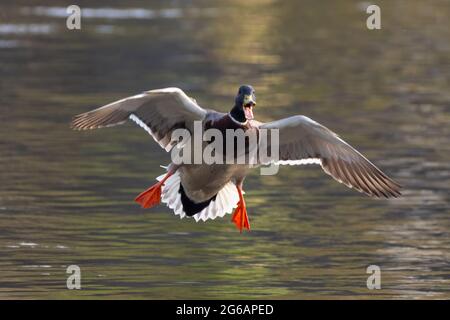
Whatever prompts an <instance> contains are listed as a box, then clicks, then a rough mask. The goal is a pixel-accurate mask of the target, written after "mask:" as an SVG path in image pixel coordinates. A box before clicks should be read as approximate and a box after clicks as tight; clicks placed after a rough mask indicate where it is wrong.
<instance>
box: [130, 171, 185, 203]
mask: <svg viewBox="0 0 450 320" xmlns="http://www.w3.org/2000/svg"><path fill="white" fill-rule="evenodd" d="M175 171H177V168H176V167H172V166H171V167H169V170H168V171H167V174H166V175H165V176H164V178H163V179H162V180H161V181H158V182H157V183H156V184H154V185H153V186H151V187H150V188H148V189H147V190H145V191H144V192H142V193H140V194H139V195H138V196H137V197H136V198H135V199H134V201H136V202H137V203H139V204H140V205H141V207H142V208H151V207H154V206H156V205H158V204H160V203H161V188H162V186H163V184H164V182H166V180H167V179H169V177H170V176H171V175H173V174H174V173H175Z"/></svg>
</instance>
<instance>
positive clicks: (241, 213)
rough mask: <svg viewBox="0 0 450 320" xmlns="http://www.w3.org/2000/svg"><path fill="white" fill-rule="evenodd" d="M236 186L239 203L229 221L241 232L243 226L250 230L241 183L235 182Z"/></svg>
mask: <svg viewBox="0 0 450 320" xmlns="http://www.w3.org/2000/svg"><path fill="white" fill-rule="evenodd" d="M236 188H237V191H238V194H239V203H238V206H237V208H236V209H235V210H234V213H233V216H232V217H231V221H233V222H234V223H235V224H236V227H238V229H239V231H240V232H242V229H243V228H246V229H247V230H250V223H249V222H248V216H247V209H246V207H245V200H244V196H243V195H242V184H240V183H239V184H237V185H236Z"/></svg>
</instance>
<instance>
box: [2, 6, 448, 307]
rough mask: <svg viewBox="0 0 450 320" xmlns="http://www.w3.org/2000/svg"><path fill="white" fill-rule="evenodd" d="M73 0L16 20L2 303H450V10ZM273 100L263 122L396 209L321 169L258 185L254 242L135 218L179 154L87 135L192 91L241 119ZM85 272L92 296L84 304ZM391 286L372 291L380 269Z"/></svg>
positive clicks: (111, 134)
mask: <svg viewBox="0 0 450 320" xmlns="http://www.w3.org/2000/svg"><path fill="white" fill-rule="evenodd" d="M78 2H79V5H80V6H81V7H82V8H83V10H84V11H83V12H84V14H85V15H84V16H83V19H82V30H81V31H69V30H67V29H66V27H65V17H66V13H65V7H61V4H60V2H59V1H49V0H46V1H37V0H34V1H25V0H19V1H14V4H10V5H6V4H2V5H0V75H1V77H0V108H1V109H0V110H1V112H0V123H1V126H0V155H1V156H0V175H1V176H0V177H1V184H0V270H1V273H0V298H4V299H11V298H20V299H30V298H51V299H74V298H108V299H111V298H114V299H116V298H138V299H141V298H143V299H162V298H167V299H170V298H191V299H192V298H193V299H201V298H220V299H229V298H250V299H253V298H275V299H285V298H295V299H299V298H302V299H317V298H337V299H349V298H364V299H372V298H408V299H412V298H437V299H445V298H447V299H448V298H450V289H449V285H450V264H449V259H450V239H449V227H450V224H449V214H450V205H449V185H450V164H449V156H450V143H449V142H450V141H449V137H450V115H449V107H450V90H449V89H450V43H449V39H450V28H449V22H448V21H449V15H450V4H449V3H448V2H447V1H439V0H436V1H432V2H424V1H419V0H417V1H402V0H398V1H395V2H394V1H379V5H380V6H381V8H382V30H379V31H368V30H367V29H366V26H365V19H366V17H367V15H366V14H365V12H364V8H365V6H366V4H365V3H363V2H357V1H354V2H352V1H346V2H345V3H344V2H341V1H340V2H339V3H338V2H335V1H333V2H332V1H320V2H318V1H272V0H265V1H245V2H244V3H243V4H242V1H197V0H194V1H188V2H185V1H170V2H166V1H152V2H146V4H145V6H143V2H141V1H127V2H126V4H125V3H124V2H122V1H113V0H109V1H102V2H101V4H100V3H99V4H98V5H96V6H95V5H94V4H93V3H92V2H91V1H90V2H88V1H78ZM242 83H250V84H252V85H253V86H254V87H255V88H256V90H257V96H258V106H257V111H256V112H257V116H258V118H259V119H261V120H263V121H269V120H274V119H278V118H282V117H286V116H289V115H293V114H304V115H307V116H309V117H311V118H313V119H315V120H316V121H318V122H320V123H322V124H324V125H326V126H328V127H329V128H331V129H332V130H334V131H336V132H338V133H339V134H340V135H341V136H342V137H343V138H344V139H346V140H347V141H348V142H350V143H351V144H352V145H354V146H355V147H357V148H358V149H359V150H361V151H362V152H363V153H364V154H366V155H367V156H368V157H369V158H370V159H371V160H373V162H375V163H376V164H377V165H379V166H380V167H381V168H382V169H383V170H384V171H386V172H387V173H388V174H389V175H391V176H392V177H394V178H395V179H396V180H398V181H399V182H400V183H402V184H403V185H404V186H405V189H404V196H403V198H401V199H397V200H374V199H370V198H368V197H365V196H363V195H361V194H359V193H357V192H355V191H353V190H349V189H347V188H345V187H344V186H343V185H340V184H338V183H337V182H335V181H334V180H332V179H331V178H329V177H328V176H326V175H324V174H323V173H322V171H321V170H320V168H316V167H313V166H307V167H306V166H303V167H287V168H282V169H281V170H280V172H279V174H278V175H276V176H270V177H262V176H260V175H259V171H258V170H256V171H255V172H253V173H252V174H251V175H250V176H249V177H248V178H247V180H246V184H245V187H246V201H247V205H248V208H249V215H250V219H251V225H252V231H251V232H250V233H243V234H239V232H238V231H237V230H236V229H235V227H234V225H233V224H232V223H231V222H230V221H229V220H230V218H229V216H228V217H227V218H226V219H222V220H216V221H213V222H208V223H195V221H193V220H192V219H190V220H186V219H185V220H181V221H180V220H179V219H178V218H177V217H175V216H174V215H173V214H172V213H171V212H170V210H169V209H167V208H165V207H163V206H160V207H157V208H153V209H150V210H142V209H140V208H139V207H138V206H137V205H135V203H134V202H133V198H134V197H135V195H137V194H138V193H139V192H141V191H142V190H144V189H145V188H147V187H148V186H149V185H151V184H152V183H153V182H154V177H156V176H158V175H160V174H161V173H162V172H163V170H162V169H161V168H160V167H159V165H161V164H167V163H168V162H169V155H167V154H165V152H164V151H163V150H161V149H160V148H159V146H157V144H156V143H154V142H153V141H152V140H151V139H150V137H149V136H148V135H147V134H146V133H145V132H144V131H143V130H140V129H139V128H137V127H134V126H132V125H126V126H124V127H116V128H109V129H104V130H98V131H95V132H73V131H71V130H70V129H69V125H68V124H69V121H70V119H71V117H72V116H73V115H75V114H78V113H81V112H85V111H87V110H90V109H92V108H94V107H97V106H101V105H103V104H106V103H108V102H111V101H114V100H115V99H119V98H122V97H125V96H128V95H132V94H135V93H139V92H142V91H143V90H148V89H153V88H161V87H167V86H178V87H180V88H182V89H183V90H185V91H186V92H188V93H189V94H190V95H191V96H193V97H195V98H196V99H197V101H198V102H199V104H200V105H202V106H204V107H213V108H216V109H217V110H220V111H227V110H228V109H229V108H230V107H231V105H232V103H233V97H234V95H235V92H236V90H237V87H238V86H239V85H240V84H242ZM72 264H76V265H79V266H80V268H81V270H82V290H67V288H66V279H67V276H68V275H67V274H66V268H67V266H69V265H72ZM371 264H375V265H378V266H380V268H381V270H382V289H381V290H376V291H371V290H368V289H367V287H366V279H367V276H368V275H367V274H366V273H365V271H366V267H367V266H368V265H371Z"/></svg>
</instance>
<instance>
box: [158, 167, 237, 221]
mask: <svg viewBox="0 0 450 320" xmlns="http://www.w3.org/2000/svg"><path fill="white" fill-rule="evenodd" d="M164 176H165V174H163V175H161V176H159V177H157V178H156V180H158V181H161V180H162V179H163V178H164ZM180 181H181V180H180V174H179V173H178V172H175V173H174V174H173V175H171V176H170V177H169V178H168V179H167V180H166V181H165V182H164V185H163V186H162V192H161V202H163V203H165V204H166V205H167V206H168V207H169V208H170V209H172V210H173V212H174V213H175V215H177V216H180V219H182V218H184V217H189V216H187V215H186V213H185V212H184V209H183V204H182V203H181V194H180V192H179V190H180ZM238 202H239V194H238V192H237V190H236V186H235V184H234V183H233V182H231V181H230V182H228V183H227V184H226V185H225V186H224V187H223V188H222V189H221V190H220V191H219V193H218V194H217V196H216V199H215V200H213V201H211V202H210V203H209V205H208V206H207V207H206V208H204V209H203V210H202V211H200V212H199V213H197V214H195V215H193V218H194V219H195V221H197V222H198V221H200V220H202V221H206V220H208V219H212V220H214V219H215V218H217V217H224V216H225V215H226V214H227V213H231V212H232V211H233V209H234V208H235V207H236V206H237V203H238Z"/></svg>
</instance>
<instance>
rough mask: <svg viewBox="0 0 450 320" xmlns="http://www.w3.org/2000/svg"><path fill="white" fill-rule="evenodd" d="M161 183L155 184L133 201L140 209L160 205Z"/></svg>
mask: <svg viewBox="0 0 450 320" xmlns="http://www.w3.org/2000/svg"><path fill="white" fill-rule="evenodd" d="M161 187H162V184H161V183H159V182H158V183H157V184H155V185H153V186H151V187H150V188H148V189H147V190H145V191H144V192H142V193H141V194H139V195H138V196H137V197H136V199H134V201H136V202H137V203H139V204H140V205H141V207H142V208H151V207H154V206H156V205H158V204H160V203H161Z"/></svg>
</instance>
